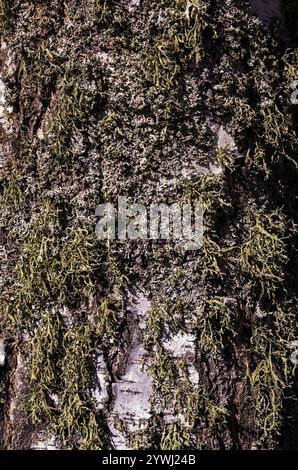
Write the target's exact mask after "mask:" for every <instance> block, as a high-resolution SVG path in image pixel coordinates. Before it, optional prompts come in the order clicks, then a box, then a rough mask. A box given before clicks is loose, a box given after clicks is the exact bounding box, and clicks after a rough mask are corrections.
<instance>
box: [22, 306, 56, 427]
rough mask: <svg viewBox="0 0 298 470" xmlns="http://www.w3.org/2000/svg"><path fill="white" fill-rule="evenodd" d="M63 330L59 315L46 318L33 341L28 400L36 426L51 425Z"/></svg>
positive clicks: (43, 319)
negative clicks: (39, 424) (52, 395)
mask: <svg viewBox="0 0 298 470" xmlns="http://www.w3.org/2000/svg"><path fill="white" fill-rule="evenodd" d="M62 334H63V328H62V323H61V320H60V318H59V316H58V314H57V313H55V314H54V313H48V314H46V315H45V316H44V317H43V318H42V320H41V322H40V324H39V326H38V328H37V330H36V332H35V335H34V338H33V341H32V359H31V377H30V380H31V388H30V397H29V409H30V416H31V420H32V422H33V423H36V422H41V421H42V422H44V421H46V422H51V420H53V419H54V413H55V406H54V404H53V401H52V400H51V397H50V394H51V393H55V392H56V391H57V387H58V385H59V372H60V371H59V368H58V365H57V361H59V353H60V351H59V348H60V345H61V339H62Z"/></svg>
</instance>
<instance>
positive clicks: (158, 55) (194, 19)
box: [143, 0, 207, 91]
mask: <svg viewBox="0 0 298 470" xmlns="http://www.w3.org/2000/svg"><path fill="white" fill-rule="evenodd" d="M160 8H161V10H162V11H163V20H162V28H161V27H160V31H159V32H158V33H157V34H156V38H155V40H154V42H153V44H149V45H148V47H147V49H146V58H145V60H144V62H143V71H144V74H145V77H146V79H147V80H149V81H151V82H153V83H154V84H155V86H157V87H158V88H160V89H161V90H162V91H173V90H175V89H177V87H178V85H179V83H180V78H179V77H181V71H182V67H185V66H187V65H189V63H190V62H191V61H193V62H194V63H196V64H197V63H199V62H200V60H201V59H202V57H203V38H202V35H203V30H204V28H205V27H206V24H207V23H206V10H207V9H206V5H205V4H204V3H203V2H202V1H201V0H191V1H189V0H187V1H186V0H175V2H174V5H172V3H171V2H167V1H165V2H162V3H161V5H159V11H158V10H157V12H158V13H160Z"/></svg>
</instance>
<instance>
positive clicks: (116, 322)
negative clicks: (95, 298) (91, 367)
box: [94, 299, 123, 344]
mask: <svg viewBox="0 0 298 470" xmlns="http://www.w3.org/2000/svg"><path fill="white" fill-rule="evenodd" d="M94 321H95V324H96V326H95V331H96V334H97V335H98V336H99V337H100V338H101V341H102V342H104V343H105V344H117V342H118V340H119V337H120V332H121V330H120V328H121V325H122V322H123V305H122V302H120V301H119V300H113V299H105V300H103V301H102V302H101V304H100V306H99V307H98V309H97V311H96V313H95V316H94Z"/></svg>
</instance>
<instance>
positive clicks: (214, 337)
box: [197, 297, 236, 355]
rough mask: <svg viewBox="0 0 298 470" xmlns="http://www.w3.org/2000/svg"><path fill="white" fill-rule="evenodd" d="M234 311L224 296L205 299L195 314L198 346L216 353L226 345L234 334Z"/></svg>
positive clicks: (210, 352)
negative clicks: (196, 314)
mask: <svg viewBox="0 0 298 470" xmlns="http://www.w3.org/2000/svg"><path fill="white" fill-rule="evenodd" d="M235 323H236V313H235V311H234V309H233V304H232V303H231V301H229V299H226V298H225V297H214V298H212V299H210V300H207V301H205V302H204V303H203V304H202V306H201V307H200V308H199V311H198V316H197V334H198V341H199V345H200V348H201V349H202V350H203V351H204V352H206V353H208V354H211V355H216V354H218V353H219V352H221V351H222V350H223V349H224V348H225V347H227V345H228V342H229V341H231V340H232V339H233V337H234V336H235V334H236V333H235Z"/></svg>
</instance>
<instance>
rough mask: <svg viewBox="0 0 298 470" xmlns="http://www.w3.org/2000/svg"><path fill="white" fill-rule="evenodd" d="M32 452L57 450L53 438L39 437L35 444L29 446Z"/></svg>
mask: <svg viewBox="0 0 298 470" xmlns="http://www.w3.org/2000/svg"><path fill="white" fill-rule="evenodd" d="M31 449H32V450H58V447H57V446H56V439H55V437H53V436H52V437H49V436H45V435H44V436H42V435H40V436H39V438H38V440H37V441H36V442H33V444H32V446H31Z"/></svg>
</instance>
